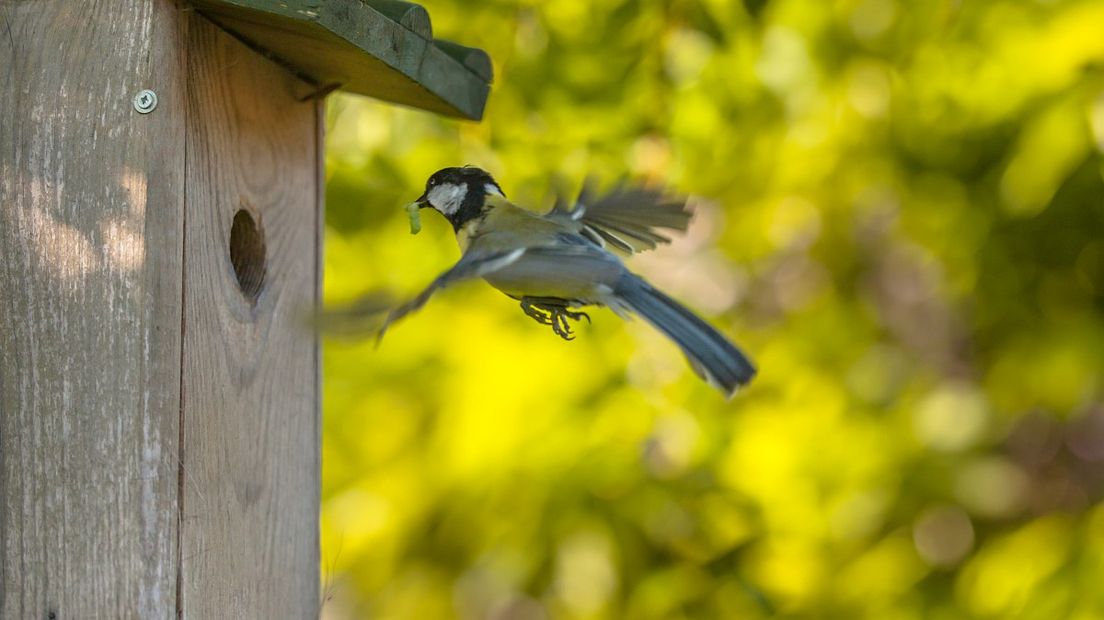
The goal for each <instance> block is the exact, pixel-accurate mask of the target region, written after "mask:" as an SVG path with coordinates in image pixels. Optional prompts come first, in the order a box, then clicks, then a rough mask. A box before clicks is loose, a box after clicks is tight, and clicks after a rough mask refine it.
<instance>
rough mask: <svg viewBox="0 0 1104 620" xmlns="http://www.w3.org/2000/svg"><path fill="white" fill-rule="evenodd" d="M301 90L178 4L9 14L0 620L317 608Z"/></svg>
mask: <svg viewBox="0 0 1104 620" xmlns="http://www.w3.org/2000/svg"><path fill="white" fill-rule="evenodd" d="M304 87H305V85H304V84H302V83H300V82H298V81H297V80H295V79H294V78H292V77H291V76H290V75H289V74H288V73H287V72H286V71H283V70H281V69H279V68H278V67H276V66H275V65H273V64H272V63H270V62H269V61H267V60H264V59H263V58H261V57H260V56H259V55H258V54H256V53H254V52H252V51H250V50H248V49H247V48H245V47H244V46H243V45H242V44H240V43H238V42H237V41H236V40H234V39H233V38H231V37H230V36H229V35H226V34H225V33H223V32H221V31H219V30H218V29H217V28H215V27H214V26H212V25H211V24H210V23H209V22H207V21H206V20H205V19H204V18H203V17H201V16H199V15H198V14H197V13H195V12H194V11H192V10H189V9H187V8H185V7H184V6H183V5H178V4H176V3H174V2H172V1H171V0H100V1H99V2H95V3H92V2H73V1H72V0H38V1H36V2H17V3H11V2H4V1H3V0H0V617H2V618H4V619H7V618H170V617H185V618H190V617H194V618H208V617H211V618H225V617H273V618H275V617H280V618H290V617H315V616H317V613H318V548H317V545H318V538H317V531H318V520H317V519H318V513H317V511H318V497H319V489H318V484H319V482H318V481H319V427H318V423H319V418H318V415H319V402H318V399H319V394H318V389H319V374H318V373H319V361H318V352H317V347H316V342H315V339H314V338H313V336H311V334H310V333H309V330H305V329H303V324H302V322H301V319H302V317H303V316H304V313H305V312H306V310H307V309H308V308H310V307H311V304H312V303H313V301H314V300H315V299H316V297H317V291H318V284H319V264H320V262H319V258H318V251H319V247H320V243H319V239H320V224H319V222H320V219H319V218H320V217H321V211H320V209H321V203H322V194H321V181H320V179H321V178H322V176H321V172H320V168H319V166H320V157H319V155H320V153H319V149H320V139H321V133H320V131H319V127H320V125H319V119H320V106H321V104H320V103H319V102H316V101H312V102H309V103H300V102H298V101H297V100H296V98H295V93H297V92H299V91H301V90H302V89H303V88H304ZM143 88H151V89H153V90H154V91H156V93H157V95H158V98H159V104H158V106H157V108H156V109H155V110H154V111H153V113H151V114H147V115H140V114H138V113H137V112H135V111H134V110H133V107H132V98H133V96H134V94H135V93H137V92H138V91H139V90H141V89H143ZM242 206H245V207H246V208H248V209H250V210H251V211H252V213H253V214H254V215H255V216H257V217H258V219H259V221H260V224H261V226H262V228H263V232H264V235H265V246H266V250H265V252H266V253H265V269H266V272H265V277H264V279H263V281H261V282H260V283H259V284H258V290H257V295H256V298H255V302H250V301H249V300H248V299H247V297H246V296H244V295H243V294H242V293H241V292H240V289H239V286H238V283H237V280H236V278H235V275H234V271H233V266H232V264H231V260H230V249H229V234H230V227H231V223H232V222H233V219H234V216H235V214H236V212H237V211H238V209H239V208H240V207H242Z"/></svg>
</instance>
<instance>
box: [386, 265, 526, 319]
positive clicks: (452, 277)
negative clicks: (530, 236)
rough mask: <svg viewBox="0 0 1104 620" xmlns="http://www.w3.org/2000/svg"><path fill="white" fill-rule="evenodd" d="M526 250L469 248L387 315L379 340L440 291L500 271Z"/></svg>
mask: <svg viewBox="0 0 1104 620" xmlns="http://www.w3.org/2000/svg"><path fill="white" fill-rule="evenodd" d="M525 251H526V248H514V249H510V250H501V251H497V252H474V251H473V252H468V253H467V254H465V255H464V256H462V257H461V258H460V260H459V261H457V263H456V264H455V265H453V266H452V267H450V268H449V269H448V271H446V272H444V273H442V274H441V275H439V276H437V277H436V278H435V279H434V280H433V282H431V283H430V285H429V286H427V287H426V288H425V289H424V290H423V291H422V292H421V293H418V294H417V295H415V296H414V297H413V298H412V299H410V300H409V301H407V302H406V303H404V304H402V305H400V306H398V307H396V308H395V309H393V310H391V312H390V313H389V314H388V315H387V319H386V320H384V322H383V326H382V327H380V330H379V333H378V334H377V336H376V340H377V341H378V340H380V339H382V338H383V334H384V333H385V332H386V331H387V328H388V327H390V326H391V324H392V323H394V322H395V321H398V320H399V319H401V318H403V317H404V316H406V315H408V314H410V313H411V312H415V311H417V310H419V309H421V307H422V306H424V305H425V304H426V302H427V301H429V298H430V297H432V296H433V294H434V293H436V292H437V291H439V290H441V289H443V288H445V287H446V286H449V285H451V284H455V283H457V282H460V281H462V280H471V279H474V278H482V277H483V276H485V275H487V274H490V273H493V272H495V271H498V270H499V269H502V268H503V267H506V266H507V265H510V264H513V263H514V262H516V261H517V260H518V259H519V258H521V256H522V255H523V254H525Z"/></svg>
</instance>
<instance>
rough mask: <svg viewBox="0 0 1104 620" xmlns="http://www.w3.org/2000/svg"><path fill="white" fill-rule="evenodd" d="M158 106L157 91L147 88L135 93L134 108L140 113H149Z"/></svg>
mask: <svg viewBox="0 0 1104 620" xmlns="http://www.w3.org/2000/svg"><path fill="white" fill-rule="evenodd" d="M156 107H157V93H155V92H153V91H152V90H150V89H148V88H146V89H144V90H140V91H138V94H137V95H134V109H135V110H136V111H137V112H138V113H139V114H149V113H150V112H153V109H154V108H156Z"/></svg>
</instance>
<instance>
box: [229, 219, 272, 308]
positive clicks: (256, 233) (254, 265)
mask: <svg viewBox="0 0 1104 620" xmlns="http://www.w3.org/2000/svg"><path fill="white" fill-rule="evenodd" d="M230 263H231V264H233V265H234V275H235V276H236V277H237V279H238V288H240V289H241V292H242V294H243V295H245V297H246V299H248V300H249V303H251V304H256V303H257V297H259V296H260V294H261V289H262V288H263V287H264V277H265V242H264V233H263V232H262V231H261V227H260V225H259V223H258V222H257V220H256V219H254V218H253V214H251V213H250V212H249V211H246V210H245V209H239V210H238V212H237V213H235V214H234V224H233V225H232V226H231V227H230Z"/></svg>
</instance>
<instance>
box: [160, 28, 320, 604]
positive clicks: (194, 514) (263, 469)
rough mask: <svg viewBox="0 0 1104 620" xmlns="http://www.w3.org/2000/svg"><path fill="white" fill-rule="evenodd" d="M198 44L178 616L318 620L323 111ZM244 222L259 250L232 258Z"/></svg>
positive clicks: (194, 53)
mask: <svg viewBox="0 0 1104 620" xmlns="http://www.w3.org/2000/svg"><path fill="white" fill-rule="evenodd" d="M189 39H190V49H189V75H190V83H189V88H188V91H189V97H188V128H187V158H188V165H187V193H188V199H187V201H188V206H187V218H186V222H185V231H186V233H185V244H184V246H185V252H184V253H185V286H186V298H185V300H184V325H185V328H184V329H185V337H184V361H183V370H184V382H183V393H184V394H183V398H184V433H183V437H184V439H183V441H184V448H183V452H184V471H185V486H184V489H183V499H182V502H183V512H184V518H183V521H182V526H181V536H182V541H181V554H182V560H183V567H182V577H181V578H182V599H183V600H182V605H183V610H184V614H185V616H186V617H195V618H239V617H250V618H305V617H315V616H317V614H318V609H319V607H318V606H319V596H318V588H319V564H318V563H319V556H318V507H319V501H320V500H319V473H320V424H319V423H320V418H319V411H320V407H319V402H320V401H319V381H318V376H319V375H318V372H319V371H318V364H319V360H318V348H317V341H316V338H315V337H314V335H313V333H312V332H311V330H309V329H307V328H306V324H305V322H304V318H305V317H306V316H308V312H309V310H310V309H311V308H312V307H313V304H314V303H315V301H316V299H317V295H318V278H319V275H318V274H319V265H318V261H317V254H316V251H317V246H318V244H317V238H318V235H319V222H320V219H319V215H320V209H321V205H320V204H319V199H320V198H319V196H320V194H319V188H318V184H319V182H320V181H319V177H318V172H317V170H318V165H319V164H318V161H319V157H320V155H321V153H320V150H319V144H318V140H319V136H318V133H317V131H316V122H317V115H318V114H319V110H318V106H319V105H320V103H319V102H317V101H313V100H312V101H309V102H306V103H301V102H299V101H298V99H297V94H298V93H300V92H301V91H302V90H303V88H304V84H302V83H300V82H299V81H298V80H296V79H295V78H293V77H292V76H291V75H290V74H289V73H287V72H286V71H284V70H283V69H282V68H280V67H279V66H277V65H275V64H273V63H272V62H270V61H268V60H266V59H264V58H263V57H261V56H260V55H258V54H257V53H255V52H254V51H252V50H250V49H249V48H247V47H246V46H244V45H243V44H241V43H240V42H239V41H237V40H235V39H234V38H232V37H230V36H229V35H227V34H226V33H225V32H223V31H221V30H219V29H218V28H216V27H215V26H213V25H212V24H210V23H208V22H207V21H206V20H205V19H203V18H202V17H199V16H196V18H195V20H194V21H193V23H192V24H191V26H190V28H189ZM242 210H244V211H245V212H247V213H248V214H249V215H248V216H246V215H239V211H242ZM250 217H251V218H252V219H253V220H254V221H255V222H256V223H257V228H258V230H259V231H260V232H261V234H262V235H263V244H260V243H251V244H250V243H239V244H238V245H236V246H235V248H236V249H234V250H232V249H231V236H232V228H233V224H234V222H235V219H236V218H237V219H238V221H239V224H240V223H242V222H247V221H248V220H249V219H250ZM243 218H244V219H243ZM239 230H240V229H239ZM238 241H241V240H240V239H238ZM261 246H263V247H261ZM232 254H233V255H234V259H233V260H232ZM250 261H252V263H250ZM262 261H263V264H262ZM235 264H237V265H238V267H239V271H240V272H241V273H242V274H243V275H242V276H238V275H236V273H235V269H234V266H235ZM250 264H251V266H250ZM239 279H242V280H243V281H244V282H246V285H245V286H244V287H242V286H240V285H239ZM243 288H244V289H246V291H247V292H243Z"/></svg>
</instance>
